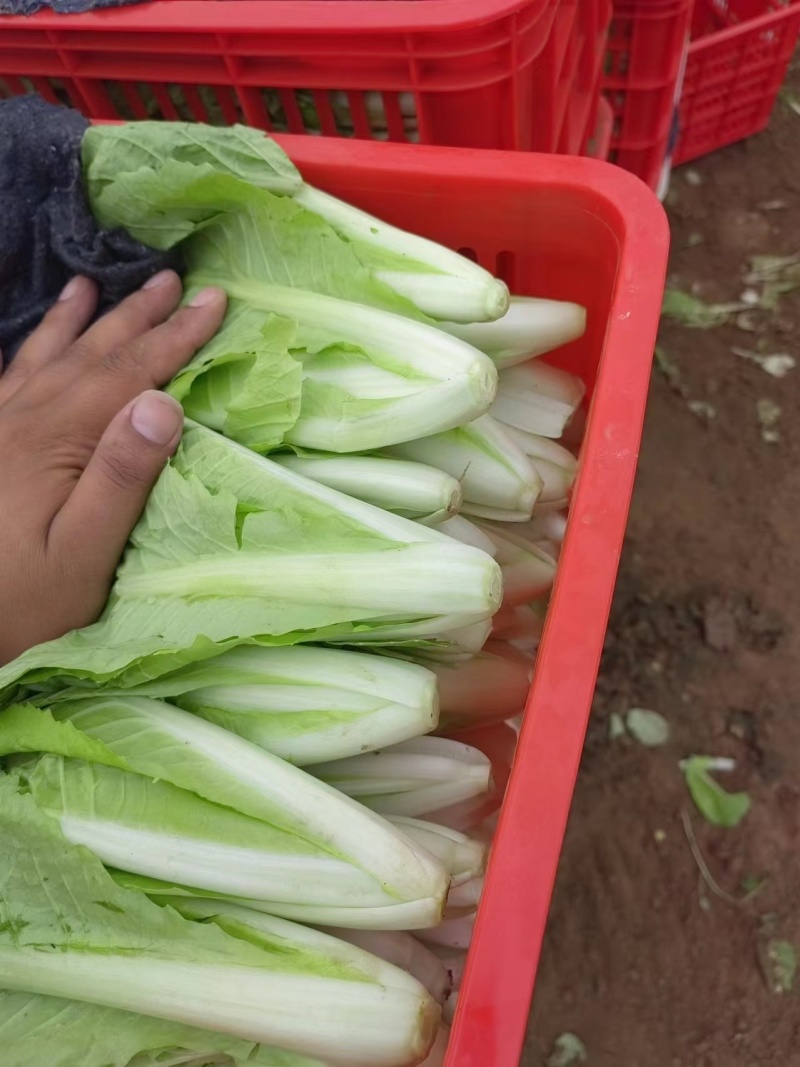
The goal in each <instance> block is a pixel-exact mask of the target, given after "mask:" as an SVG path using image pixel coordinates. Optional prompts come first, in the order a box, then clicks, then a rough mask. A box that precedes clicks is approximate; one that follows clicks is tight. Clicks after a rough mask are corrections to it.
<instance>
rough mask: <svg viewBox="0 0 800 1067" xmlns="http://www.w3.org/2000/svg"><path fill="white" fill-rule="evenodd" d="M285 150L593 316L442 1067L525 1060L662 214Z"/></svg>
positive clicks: (603, 186)
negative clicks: (516, 723) (577, 448)
mask: <svg viewBox="0 0 800 1067" xmlns="http://www.w3.org/2000/svg"><path fill="white" fill-rule="evenodd" d="M282 143H283V145H284V147H285V148H286V149H287V150H288V152H289V154H290V155H291V156H292V158H293V159H294V160H295V162H296V163H297V165H298V166H299V168H300V170H301V171H302V173H303V175H304V176H305V177H306V178H307V179H308V180H309V181H311V182H313V183H314V184H316V185H319V186H321V187H322V188H324V189H326V190H327V191H328V192H330V193H333V194H334V195H337V196H340V197H345V198H347V199H348V200H350V201H352V202H354V203H356V204H358V205H359V206H360V207H362V208H364V209H366V210H367V211H371V212H373V213H376V214H378V215H380V216H382V217H384V218H386V219H387V220H388V221H390V222H392V223H394V224H395V225H398V226H403V227H406V228H408V229H411V230H415V231H417V232H419V233H422V234H424V235H425V236H427V237H430V238H433V239H434V240H437V241H441V242H443V243H444V244H446V245H449V246H450V247H451V248H458V249H462V250H466V251H468V252H469V253H470V254H472V255H474V256H475V257H476V258H477V259H478V261H479V262H481V263H482V264H483V265H484V266H486V267H488V268H489V269H490V270H494V271H497V272H499V273H500V274H501V275H502V276H503V277H504V278H505V279H506V281H507V282H508V283H509V285H510V286H511V288H512V290H513V291H515V292H518V293H529V294H536V295H537V296H544V297H552V298H555V299H562V300H565V299H566V300H576V301H579V302H580V303H582V304H585V305H586V307H587V309H588V319H587V322H588V325H587V332H586V334H585V335H584V337H582V338H580V339H579V340H578V341H575V342H573V343H572V344H570V345H569V346H567V347H566V348H564V349H562V350H561V351H559V352H558V353H555V354H554V359H553V362H555V363H557V364H558V365H559V366H562V367H564V368H566V369H568V370H570V371H573V372H574V373H577V374H580V375H581V376H582V377H583V378H584V380H585V381H586V383H587V386H588V391H589V392H588V395H589V397H590V406H589V412H588V419H587V423H586V431H585V436H584V440H583V446H582V450H581V455H580V469H579V475H578V479H577V482H576V485H575V489H574V495H573V498H572V507H571V512H570V517H569V522H568V526H567V532H566V538H565V541H564V547H563V551H562V555H561V559H560V562H559V568H558V573H557V578H556V583H555V587H554V590H553V596H552V601H551V606H550V610H549V613H548V616H547V621H546V625H545V630H544V634H543V637H542V641H541V644H540V647H539V652H538V658H537V662H536V670H535V672H534V678H533V684H532V688H531V692H530V695H529V699H528V705H527V711H526V715H525V720H524V725H523V728H522V732H521V736H520V739H519V744H518V747H517V752H516V756H515V760H514V765H513V769H512V773H511V778H510V781H509V784H508V790H507V793H506V798H505V802H504V804H503V807H502V809H501V813H500V819H499V824H498V829H497V834H496V837H495V842H494V845H493V849H492V855H491V860H490V864H489V870H488V872H487V877H486V886H485V890H484V896H483V900H482V903H481V906H480V909H479V913H478V919H477V924H476V927H475V934H474V938H473V943H472V947H471V949H470V954H469V959H468V962H467V969H466V974H465V977H464V983H463V985H462V988H461V992H460V994H459V1001H458V1008H457V1011H456V1018H455V1020H454V1025H453V1030H452V1036H451V1041H450V1049H449V1052H448V1058H447V1067H516V1065H517V1064H518V1062H519V1055H520V1050H521V1048H522V1043H523V1039H524V1035H525V1028H526V1023H527V1018H528V1009H529V1006H530V1000H531V994H532V988H533V983H534V978H535V974H536V969H537V965H538V959H539V951H540V947H541V942H542V936H543V932H544V926H545V922H546V919H547V912H548V907H549V903H550V895H551V892H552V887H553V882H554V879H555V874H556V867H557V865H558V858H559V853H560V851H561V844H562V839H563V834H564V829H565V826H566V821H567V815H568V812H569V807H570V802H571V798H572V791H573V787H574V783H575V777H576V774H577V771H578V764H579V761H580V756H581V749H582V746H583V737H584V732H585V729H586V723H587V720H588V716H589V711H590V706H591V700H592V694H593V690H594V685H595V680H596V675H597V668H598V663H599V659H600V653H601V650H602V646H603V639H604V635H605V628H606V621H607V617H608V611H609V607H610V604H611V597H612V594H613V591H614V582H615V578H616V571H617V564H618V561H619V556H620V550H621V548H622V539H623V534H624V531H625V523H626V519H627V514H628V506H629V501H630V495H631V490H632V488H633V479H634V474H635V471H636V460H637V453H638V448H639V439H640V433H641V427H642V420H643V418H644V409H645V400H646V395H647V387H648V382H649V378H650V365H651V359H652V353H653V346H654V343H655V335H656V327H657V324H658V317H659V311H660V307H661V296H662V290H663V282H664V274H665V269H666V258H667V245H668V230H667V224H666V219H665V217H664V213H663V211H662V209H661V207H660V205H659V204H658V201H657V200H656V198H655V197H654V196H653V195H652V193H650V192H649V191H648V190H647V189H646V188H645V187H644V186H643V185H642V183H641V182H639V181H637V180H636V179H634V178H632V177H631V176H630V175H629V174H626V173H625V172H624V171H622V170H620V169H619V168H617V167H611V166H608V165H607V164H605V163H601V162H598V161H596V160H589V159H580V158H575V157H567V156H546V155H536V156H533V157H531V156H530V155H525V154H522V153H505V152H474V151H469V150H463V149H444V148H430V147H408V146H396V145H371V144H365V143H363V142H362V143H349V144H347V143H343V142H341V141H336V140H333V139H329V138H324V139H320V138H310V137H304V138H296V137H295V138H283V139H282ZM442 204H446V205H447V209H446V210H445V211H443V210H442Z"/></svg>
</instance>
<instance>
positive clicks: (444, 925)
mask: <svg viewBox="0 0 800 1067" xmlns="http://www.w3.org/2000/svg"><path fill="white" fill-rule="evenodd" d="M474 927H475V913H474V912H473V913H472V914H471V915H464V916H460V917H459V918H457V919H445V920H444V922H441V923H439V925H438V926H434V927H433V928H432V929H430V930H420V931H419V932H418V933H417V937H418V938H419V939H420V941H424V942H425V944H426V945H428V944H429V945H441V946H443V947H445V948H469V944H470V941H471V940H472V931H473V929H474Z"/></svg>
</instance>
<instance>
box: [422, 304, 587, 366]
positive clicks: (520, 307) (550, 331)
mask: <svg viewBox="0 0 800 1067" xmlns="http://www.w3.org/2000/svg"><path fill="white" fill-rule="evenodd" d="M440 326H441V328H442V329H443V330H447V332H448V333H450V334H452V335H453V336H454V337H460V338H461V339H462V340H463V341H467V342H468V343H469V344H471V345H475V347H476V348H480V349H481V351H482V352H486V353H487V354H488V355H490V356H491V357H492V359H493V360H494V361H495V363H496V364H497V366H498V367H501V368H502V367H511V366H513V365H514V364H515V363H521V362H523V361H525V360H528V359H532V358H533V357H535V356H540V355H542V354H543V353H544V352H551V351H552V350H553V349H554V348H560V347H561V345H565V344H568V343H569V342H570V341H574V340H575V338H577V337H581V336H582V335H583V333H584V331H585V330H586V309H585V308H582V307H580V305H578V304H570V303H567V302H565V301H561V300H539V299H536V298H534V297H529V296H513V297H512V298H511V302H510V304H509V307H508V311H506V313H505V315H503V316H502V317H501V318H499V319H497V320H496V321H494V322H489V323H485V324H484V323H481V322H477V321H476V322H475V323H472V324H469V325H459V324H457V323H455V322H442V323H440Z"/></svg>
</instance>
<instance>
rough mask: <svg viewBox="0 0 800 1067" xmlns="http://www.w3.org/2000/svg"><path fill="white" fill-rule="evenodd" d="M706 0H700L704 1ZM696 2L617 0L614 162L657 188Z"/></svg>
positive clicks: (610, 89)
mask: <svg viewBox="0 0 800 1067" xmlns="http://www.w3.org/2000/svg"><path fill="white" fill-rule="evenodd" d="M698 2H700V0H698ZM691 11H692V0H615V2H614V16H613V18H612V20H611V28H610V30H609V35H608V51H607V53H606V63H605V72H604V76H603V90H604V92H605V95H606V98H607V99H608V101H609V103H610V104H611V107H612V110H613V112H614V125H613V129H612V133H611V149H610V152H609V157H608V158H609V160H610V161H611V162H612V163H616V164H617V165H618V166H620V167H624V168H625V169H626V170H629V171H631V172H632V173H633V174H638V175H639V177H640V178H641V179H642V180H643V181H645V182H646V183H647V184H648V185H649V186H650V187H651V189H657V188H658V186H659V182H660V180H661V176H662V172H663V168H664V163H665V160H666V158H667V156H668V154H669V149H670V147H671V139H672V137H673V133H674V118H675V111H676V104H677V101H676V97H677V95H678V93H679V92H680V79H681V75H682V73H683V69H684V61H685V57H686V50H687V45H688V37H689V20H690V17H691Z"/></svg>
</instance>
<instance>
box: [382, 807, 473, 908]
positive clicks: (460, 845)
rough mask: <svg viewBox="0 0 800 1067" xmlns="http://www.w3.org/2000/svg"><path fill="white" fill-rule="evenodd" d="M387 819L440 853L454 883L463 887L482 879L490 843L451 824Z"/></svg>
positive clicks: (433, 851) (408, 834) (415, 839)
mask: <svg viewBox="0 0 800 1067" xmlns="http://www.w3.org/2000/svg"><path fill="white" fill-rule="evenodd" d="M387 820H388V821H389V822H391V823H392V824H393V825H394V826H396V827H397V828H398V829H399V830H402V832H403V833H404V834H405V835H406V836H407V837H410V838H411V839H412V841H416V842H417V844H418V845H421V846H422V847H423V848H426V849H427V850H428V852H430V853H432V854H433V855H434V856H436V858H437V859H438V860H439V862H440V863H442V864H443V865H444V867H445V868H446V869H447V870H448V871H449V872H450V879H451V886H460V885H462V884H464V883H465V882H468V881H471V880H473V879H475V878H478V877H480V876H481V875H482V874H483V872H484V870H485V869H486V846H485V845H484V843H483V842H481V841H476V840H474V839H473V838H471V837H467V835H466V834H462V833H460V832H459V831H458V830H452V829H450V827H449V826H441V825H440V824H439V823H435V822H426V821H425V820H423V819H411V818H409V817H408V816H405V815H388V816H387ZM450 892H451V893H452V888H451V890H450ZM448 899H449V898H448Z"/></svg>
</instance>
